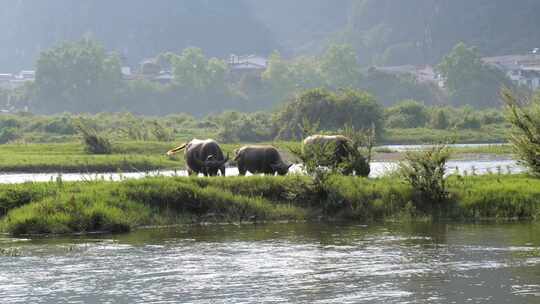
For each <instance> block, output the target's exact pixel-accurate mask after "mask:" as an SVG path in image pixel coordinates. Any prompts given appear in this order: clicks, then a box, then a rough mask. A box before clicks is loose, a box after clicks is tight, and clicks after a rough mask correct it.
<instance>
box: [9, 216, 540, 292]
mask: <svg viewBox="0 0 540 304" xmlns="http://www.w3.org/2000/svg"><path fill="white" fill-rule="evenodd" d="M539 246H540V225H539V224H529V223H521V224H497V225H495V224H430V223H420V224H392V225H377V224H370V225H347V224H339V225H338V224H323V223H317V224H303V223H301V224H268V225H244V226H235V225H214V226H181V227H174V228H162V229H144V230H139V231H136V232H133V233H130V234H125V235H117V236H111V235H108V236H79V237H66V238H60V239H58V238H53V239H32V240H30V239H12V238H7V237H5V238H0V248H8V247H10V248H12V247H17V248H19V249H18V252H19V253H20V254H21V256H15V257H7V256H3V257H0V264H1V265H2V267H1V268H0V295H1V296H2V303H63V302H70V303H539V302H540V247H539Z"/></svg>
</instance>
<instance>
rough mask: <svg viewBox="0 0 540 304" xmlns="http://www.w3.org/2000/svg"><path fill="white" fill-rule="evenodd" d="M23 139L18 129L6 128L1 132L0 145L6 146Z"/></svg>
mask: <svg viewBox="0 0 540 304" xmlns="http://www.w3.org/2000/svg"><path fill="white" fill-rule="evenodd" d="M20 137H21V134H20V132H19V130H18V129H16V128H5V129H2V130H1V131H0V144H5V143H8V142H10V141H13V140H16V139H18V138H20Z"/></svg>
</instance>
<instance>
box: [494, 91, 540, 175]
mask: <svg viewBox="0 0 540 304" xmlns="http://www.w3.org/2000/svg"><path fill="white" fill-rule="evenodd" d="M502 94H503V99H504V101H505V103H506V107H507V116H508V120H509V121H510V123H511V124H512V126H513V129H514V130H513V134H512V137H511V138H510V140H511V142H512V144H513V147H514V149H515V151H516V153H517V154H518V155H519V157H520V161H521V162H522V163H523V164H524V165H525V166H527V167H528V168H529V169H530V171H531V173H533V174H534V175H537V176H540V95H539V94H537V95H536V96H535V98H534V99H532V101H531V102H529V101H527V100H525V101H524V100H522V99H520V98H519V97H517V96H516V94H514V93H512V92H511V91H510V90H508V89H506V90H504V91H503V93H502Z"/></svg>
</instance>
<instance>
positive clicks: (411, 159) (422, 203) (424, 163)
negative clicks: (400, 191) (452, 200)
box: [398, 145, 450, 211]
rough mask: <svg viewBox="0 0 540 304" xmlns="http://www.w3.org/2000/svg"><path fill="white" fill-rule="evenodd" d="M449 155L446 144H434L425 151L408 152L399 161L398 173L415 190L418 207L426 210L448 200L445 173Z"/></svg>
mask: <svg viewBox="0 0 540 304" xmlns="http://www.w3.org/2000/svg"><path fill="white" fill-rule="evenodd" d="M449 157H450V153H449V151H448V148H447V146H446V145H435V146H434V147H433V148H431V149H429V150H426V151H420V152H408V153H406V155H405V159H404V160H403V161H401V162H400V163H399V171H398V172H399V175H400V176H401V177H402V178H403V179H405V181H406V182H407V183H408V184H410V185H411V187H412V188H413V190H414V191H415V192H416V194H417V198H418V200H417V203H419V206H418V207H420V208H419V209H424V210H426V209H429V208H430V207H432V206H436V205H437V204H441V203H444V202H446V201H447V200H448V191H447V188H446V181H445V173H446V162H447V160H448V158H449ZM426 211H427V210H426Z"/></svg>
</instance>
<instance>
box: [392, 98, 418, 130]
mask: <svg viewBox="0 0 540 304" xmlns="http://www.w3.org/2000/svg"><path fill="white" fill-rule="evenodd" d="M386 115H387V119H386V120H387V126H388V127H391V128H418V127H424V126H425V125H426V123H427V121H428V114H427V110H426V107H425V106H424V104H422V103H420V102H418V101H416V100H412V99H408V100H403V101H401V102H399V103H397V104H396V105H394V106H392V107H390V108H388V109H387V110H386Z"/></svg>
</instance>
